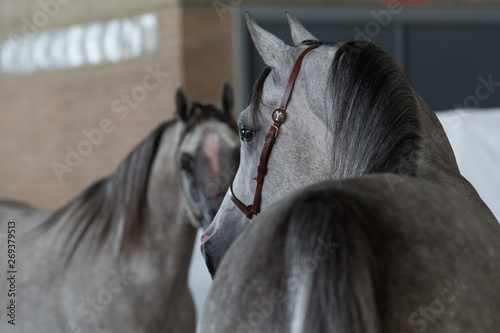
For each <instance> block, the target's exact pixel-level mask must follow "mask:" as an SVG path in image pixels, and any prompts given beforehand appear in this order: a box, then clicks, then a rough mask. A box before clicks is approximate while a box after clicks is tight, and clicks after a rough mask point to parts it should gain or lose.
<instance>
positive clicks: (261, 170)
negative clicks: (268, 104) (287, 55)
mask: <svg viewBox="0 0 500 333" xmlns="http://www.w3.org/2000/svg"><path fill="white" fill-rule="evenodd" d="M318 46H319V44H317V45H313V46H310V47H308V48H307V49H305V50H304V51H303V52H302V53H301V54H300V56H299V58H298V59H297V61H296V62H295V65H294V66H293V70H292V74H290V78H289V79H288V84H287V86H286V89H285V94H284V95H283V99H282V101H281V105H280V107H279V108H278V109H276V110H274V112H273V114H272V119H273V122H274V124H273V125H271V128H270V129H269V132H268V133H267V135H266V139H265V142H264V147H263V148H262V153H261V154H260V162H259V167H258V168H257V188H256V189H255V197H254V199H253V204H251V205H248V206H247V205H245V204H244V203H243V202H242V201H241V200H240V199H238V198H237V197H236V196H235V195H234V192H233V184H232V183H231V186H230V190H231V200H232V201H233V202H234V204H235V205H236V207H238V208H239V209H240V210H241V211H242V212H243V214H245V215H246V217H247V218H248V219H249V220H250V222H252V217H253V216H254V215H259V213H260V203H261V199H262V186H263V185H264V178H265V176H266V174H267V163H268V162H269V156H271V151H272V149H273V145H274V142H275V141H276V138H277V137H278V130H279V127H280V125H281V124H283V122H284V121H285V120H286V107H287V105H288V101H289V99H290V96H291V94H292V90H293V86H294V85H295V80H296V79H297V75H298V74H299V71H300V66H301V65H302V60H304V57H305V55H306V54H307V53H309V51H312V50H313V49H315V48H317V47H318Z"/></svg>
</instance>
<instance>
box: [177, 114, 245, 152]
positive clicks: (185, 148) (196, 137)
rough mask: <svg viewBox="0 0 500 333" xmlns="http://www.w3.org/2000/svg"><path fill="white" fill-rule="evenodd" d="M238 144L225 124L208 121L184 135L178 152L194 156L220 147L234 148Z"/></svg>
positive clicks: (234, 135)
mask: <svg viewBox="0 0 500 333" xmlns="http://www.w3.org/2000/svg"><path fill="white" fill-rule="evenodd" d="M238 142H239V138H238V136H237V134H236V133H235V132H234V131H233V130H232V129H231V128H230V127H229V126H228V125H227V124H226V123H223V122H220V121H217V120H208V121H205V122H203V123H202V124H200V125H198V126H196V127H195V128H194V129H193V130H192V131H190V132H189V133H187V134H186V136H185V138H184V140H183V142H182V144H181V146H180V151H181V152H183V153H188V154H191V155H195V154H196V153H197V152H198V151H199V149H200V148H201V149H202V151H210V152H213V151H214V150H217V151H218V150H219V148H220V147H221V146H227V147H229V148H236V147H237V145H238Z"/></svg>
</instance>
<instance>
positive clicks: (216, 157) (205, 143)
mask: <svg viewBox="0 0 500 333" xmlns="http://www.w3.org/2000/svg"><path fill="white" fill-rule="evenodd" d="M176 106H177V115H178V118H179V119H180V121H181V122H182V123H183V124H184V125H185V126H184V128H183V131H182V134H181V142H180V144H179V147H178V153H177V161H178V169H179V170H180V178H181V184H182V191H183V194H184V196H183V197H184V199H185V204H186V207H187V208H188V209H187V213H188V216H189V217H191V218H190V220H191V221H193V222H192V223H194V225H195V227H202V228H204V229H205V228H207V227H208V225H209V224H210V222H212V219H213V218H214V216H215V214H216V213H217V210H218V209H219V206H220V204H221V203H222V199H223V198H224V194H225V192H226V191H227V188H228V186H229V184H230V182H231V181H232V179H233V177H234V175H235V173H236V170H237V168H238V163H239V144H238V135H237V128H236V122H235V121H234V119H233V116H232V111H233V92H232V89H231V87H230V86H229V84H225V85H224V87H223V92H222V100H221V107H220V108H216V107H214V106H213V105H204V104H199V103H191V105H189V103H188V101H187V99H186V97H185V95H184V93H183V91H182V90H180V89H179V90H178V91H177V94H176Z"/></svg>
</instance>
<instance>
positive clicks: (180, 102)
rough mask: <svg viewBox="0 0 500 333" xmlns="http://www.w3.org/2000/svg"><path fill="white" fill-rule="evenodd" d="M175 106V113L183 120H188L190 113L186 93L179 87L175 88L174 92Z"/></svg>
mask: <svg viewBox="0 0 500 333" xmlns="http://www.w3.org/2000/svg"><path fill="white" fill-rule="evenodd" d="M175 106H176V108H177V115H178V116H179V118H180V119H181V120H182V121H183V122H187V121H188V120H189V117H190V115H189V114H188V104H187V99H186V95H184V92H183V91H182V89H181V88H179V89H177V92H176V93H175Z"/></svg>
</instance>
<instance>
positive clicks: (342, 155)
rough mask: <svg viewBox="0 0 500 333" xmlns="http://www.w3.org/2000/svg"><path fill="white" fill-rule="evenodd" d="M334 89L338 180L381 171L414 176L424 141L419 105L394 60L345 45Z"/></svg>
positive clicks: (368, 46) (369, 47) (360, 44)
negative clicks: (420, 145)
mask: <svg viewBox="0 0 500 333" xmlns="http://www.w3.org/2000/svg"><path fill="white" fill-rule="evenodd" d="M330 45H332V44H330ZM335 45H338V44H335ZM328 87H329V88H328V89H329V90H330V93H331V96H332V98H331V102H332V105H333V109H332V111H331V112H330V115H329V116H330V117H331V118H330V119H328V122H329V126H330V127H331V130H332V133H333V142H332V144H333V147H332V167H333V170H334V171H333V174H334V175H335V178H346V177H359V176H361V175H364V174H369V173H381V172H392V173H396V174H404V175H410V176H414V175H415V174H416V162H417V161H416V158H417V156H416V155H417V154H418V150H419V143H420V139H421V138H420V134H419V133H420V127H421V125H420V121H419V118H418V114H417V108H418V106H417V101H416V98H415V93H414V91H413V89H412V88H411V87H410V85H409V83H408V81H407V79H406V77H405V76H404V74H403V73H402V72H401V70H400V69H399V67H398V66H397V65H396V64H395V63H394V61H393V60H392V59H391V58H390V57H389V55H387V53H385V52H384V51H383V50H382V49H380V48H379V47H378V46H376V45H375V44H373V43H371V42H366V41H351V42H346V43H343V44H341V45H340V46H339V48H338V50H337V52H336V53H335V56H334V59H333V61H332V64H331V68H330V77H329V84H328Z"/></svg>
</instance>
